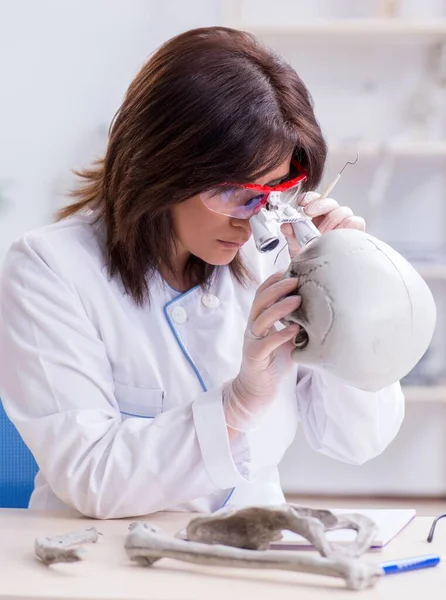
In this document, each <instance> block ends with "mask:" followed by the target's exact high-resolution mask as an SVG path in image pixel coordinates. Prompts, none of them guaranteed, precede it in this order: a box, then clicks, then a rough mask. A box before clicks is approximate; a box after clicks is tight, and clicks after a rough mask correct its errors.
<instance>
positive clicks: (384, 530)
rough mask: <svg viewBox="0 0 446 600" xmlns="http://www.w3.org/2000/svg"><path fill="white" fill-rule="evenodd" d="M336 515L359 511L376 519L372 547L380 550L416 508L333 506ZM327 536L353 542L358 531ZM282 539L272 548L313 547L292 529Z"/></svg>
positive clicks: (333, 533) (403, 525) (335, 540)
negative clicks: (376, 530) (375, 532)
mask: <svg viewBox="0 0 446 600" xmlns="http://www.w3.org/2000/svg"><path fill="white" fill-rule="evenodd" d="M329 510H330V511H331V512H332V513H334V514H335V515H341V514H348V513H359V514H362V515H366V516H367V517H370V518H371V519H373V521H375V523H376V525H377V526H378V532H377V535H376V537H375V539H374V540H373V542H372V544H371V546H370V548H371V549H375V550H380V549H381V548H384V546H386V545H387V544H388V543H389V542H390V541H391V540H393V538H394V537H396V536H397V535H398V534H399V533H400V532H401V531H402V530H403V529H404V528H405V527H406V526H407V525H408V524H409V523H410V522H411V521H412V519H413V518H414V517H415V514H416V511H415V510H414V509H393V508H392V509H387V508H382V509H381V508H376V509H353V508H349V509H344V508H333V509H329ZM325 535H326V537H327V539H328V540H329V541H330V542H338V543H349V542H353V541H354V539H355V537H356V531H353V530H351V529H340V530H338V531H327V532H326V534H325ZM282 538H283V539H282V540H280V541H278V542H272V543H271V549H273V548H275V549H277V550H290V549H291V550H297V549H300V548H302V549H311V548H312V546H311V544H310V542H309V541H308V540H306V539H305V538H303V537H302V536H300V535H298V534H297V533H292V532H291V531H283V532H282Z"/></svg>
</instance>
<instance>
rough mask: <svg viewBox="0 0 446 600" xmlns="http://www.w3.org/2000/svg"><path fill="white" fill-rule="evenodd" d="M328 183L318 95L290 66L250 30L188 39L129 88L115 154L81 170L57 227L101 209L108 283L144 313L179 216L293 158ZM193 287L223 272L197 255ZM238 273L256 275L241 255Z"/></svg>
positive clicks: (168, 47)
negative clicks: (183, 207)
mask: <svg viewBox="0 0 446 600" xmlns="http://www.w3.org/2000/svg"><path fill="white" fill-rule="evenodd" d="M292 150H294V153H295V156H296V158H297V159H298V160H299V162H300V163H301V164H302V165H303V166H305V167H306V168H307V170H308V173H309V177H308V181H307V184H306V188H307V189H314V187H315V186H316V185H317V184H318V182H319V180H320V178H321V176H322V171H323V167H324V163H325V158H326V153H327V149H326V144H325V141H324V138H323V136H322V132H321V130H320V127H319V125H318V123H317V121H316V118H315V115H314V112H313V108H312V101H311V97H310V95H309V93H308V90H307V89H306V87H305V85H304V84H303V82H302V81H301V79H300V78H299V77H298V75H297V74H296V72H295V71H294V70H293V69H292V67H291V66H290V65H289V64H287V63H286V62H285V61H284V60H283V59H282V58H280V57H278V56H277V55H276V54H274V53H273V52H272V51H270V50H268V49H266V48H264V47H263V46H262V45H261V44H260V43H259V42H258V41H257V40H256V38H254V37H253V36H252V35H250V34H249V33H246V32H243V31H238V30H234V29H229V28H224V27H209V28H200V29H194V30H190V31H186V32H185V33H182V34H180V35H178V36H176V37H174V38H173V39H171V40H170V41H168V42H166V43H165V44H163V45H162V46H161V47H160V48H159V49H158V50H157V51H156V52H155V53H154V54H153V56H152V57H151V58H150V59H149V60H148V61H147V62H146V63H145V64H144V66H143V67H142V68H141V70H140V71H139V73H138V74H137V75H136V77H135V78H134V80H133V81H132V83H131V84H130V86H129V88H128V90H127V93H126V96H125V99H124V101H123V103H122V105H121V107H120V109H119V110H118V112H117V114H116V115H115V117H114V120H113V122H112V125H111V127H110V132H109V141H108V146H107V150H106V153H105V156H104V158H103V159H101V160H100V161H97V162H96V163H95V164H94V165H93V166H92V167H91V168H89V169H85V170H84V171H82V172H80V173H77V174H78V175H79V176H81V177H82V178H83V180H84V181H83V185H81V186H80V187H79V188H78V189H76V190H74V191H73V192H72V194H71V195H72V196H74V197H76V198H77V200H76V201H75V203H73V204H71V205H69V206H67V207H65V208H63V209H62V210H61V211H60V212H59V218H65V217H68V216H70V215H73V214H74V213H76V212H78V211H80V210H83V209H87V208H91V209H94V210H95V211H97V214H98V219H100V220H101V221H103V223H104V224H105V229H106V246H107V261H108V268H109V273H110V276H111V277H113V276H116V275H119V276H120V277H121V279H122V282H123V285H124V288H125V289H126V291H127V292H128V293H130V294H131V295H132V297H133V298H134V300H135V301H136V302H137V303H139V304H142V303H143V302H144V300H145V299H147V298H148V292H149V286H148V281H149V280H150V277H151V276H152V275H153V274H154V273H155V272H156V271H157V270H158V269H159V268H160V265H161V264H163V265H164V267H165V268H167V269H169V270H170V271H172V272H174V267H175V265H172V264H171V261H170V260H169V256H170V255H171V250H172V244H174V243H175V237H174V231H173V227H172V221H171V218H170V212H169V207H170V206H171V205H173V204H174V203H178V202H183V201H184V200H187V199H188V198H190V197H192V196H194V195H195V194H197V193H200V192H203V191H205V190H208V189H212V188H214V187H216V186H218V185H221V183H222V182H227V181H231V182H233V183H245V182H249V181H254V180H255V179H257V178H259V177H261V176H263V175H265V174H266V173H268V172H269V171H271V170H272V169H274V168H275V167H277V165H278V164H280V163H281V162H282V161H283V160H284V159H285V158H286V156H287V155H288V154H289V152H290V151H292ZM186 268H187V272H188V275H189V277H190V280H191V282H192V283H193V284H194V285H198V284H200V285H205V284H207V283H209V281H210V279H211V276H212V274H213V273H214V271H215V269H216V267H214V266H212V265H208V264H206V263H205V262H204V261H202V260H201V259H198V258H197V257H194V256H191V257H190V259H189V262H188V264H187V267H186ZM230 269H231V270H232V273H233V274H234V275H235V277H236V278H237V279H238V281H240V282H241V283H243V282H244V281H246V279H247V277H249V273H248V271H247V270H246V269H245V267H244V265H243V263H242V261H241V259H240V257H239V256H238V255H237V256H236V258H234V260H233V261H232V262H231V264H230Z"/></svg>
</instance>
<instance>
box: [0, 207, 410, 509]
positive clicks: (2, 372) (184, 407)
mask: <svg viewBox="0 0 446 600" xmlns="http://www.w3.org/2000/svg"><path fill="white" fill-rule="evenodd" d="M102 242H103V238H102V234H101V230H100V229H98V228H97V226H94V225H93V224H92V219H91V217H90V216H89V215H82V216H75V217H72V218H70V219H68V220H65V221H62V222H60V223H57V224H53V225H50V226H47V227H44V228H41V229H38V230H36V231H33V232H30V233H28V234H26V235H24V236H23V237H22V238H20V239H19V240H17V241H16V242H15V243H14V244H13V246H12V248H11V249H10V250H9V252H8V254H7V256H6V259H5V262H4V264H3V268H2V272H1V279H0V306H1V308H0V350H1V361H0V395H1V398H2V400H3V403H4V406H5V409H6V411H7V413H8V414H9V416H10V418H11V419H12V421H13V422H14V423H15V425H16V427H17V428H18V430H19V432H20V434H21V435H22V437H23V439H24V441H25V442H26V444H27V445H28V447H29V448H30V449H31V451H32V452H33V454H34V456H35V458H36V461H37V463H38V465H39V469H40V470H39V473H38V475H37V477H36V482H35V490H34V492H33V494H32V497H31V501H30V507H31V508H40V509H57V508H64V507H65V508H66V507H67V506H69V507H71V508H74V509H76V510H78V511H80V512H81V513H83V514H85V515H88V516H91V517H96V518H115V517H126V516H137V515H144V514H148V513H152V512H155V511H159V510H189V511H214V510H217V509H219V508H221V507H222V506H224V505H225V504H227V503H228V502H229V503H230V504H232V505H235V506H246V505H248V504H251V503H257V504H264V505H267V504H277V503H281V502H283V501H284V497H283V493H282V490H281V487H280V482H279V476H278V469H277V465H278V463H279V461H280V460H281V458H282V456H283V454H284V452H285V451H286V449H287V448H288V447H289V445H290V444H291V442H292V440H293V438H294V435H295V432H296V427H297V425H298V422H299V421H300V422H301V424H302V427H303V431H304V433H305V435H306V437H307V439H308V441H309V443H310V444H311V446H312V447H313V448H314V449H315V450H317V451H320V452H322V453H324V454H327V455H329V456H331V457H334V458H336V459H339V460H341V461H346V462H350V463H357V464H360V463H363V462H364V461H366V460H368V459H370V458H373V457H374V456H376V455H378V454H379V453H381V452H382V451H383V450H384V448H385V447H386V446H387V445H388V444H389V442H390V441H391V440H392V439H393V438H394V436H395V435H396V433H397V431H398V429H399V427H400V424H401V422H402V419H403V413H404V398H403V395H402V392H401V388H400V385H399V383H398V384H395V385H393V386H391V387H388V388H385V389H383V390H381V391H379V392H376V393H369V392H364V391H360V390H358V389H354V388H352V387H348V386H346V385H343V384H341V383H340V382H339V381H335V380H334V379H333V378H332V377H330V376H328V375H322V374H320V373H317V372H312V371H309V370H303V369H301V370H300V371H299V372H298V368H297V366H296V368H295V369H293V370H292V372H291V373H290V374H289V376H287V377H286V378H285V380H284V381H283V383H282V385H281V388H280V390H279V393H278V395H277V398H276V400H275V402H274V404H273V405H272V408H271V409H270V410H269V412H268V413H267V414H266V415H265V417H264V418H263V421H262V422H261V424H260V426H259V427H258V428H257V429H256V430H255V431H252V432H249V433H247V434H241V436H240V437H239V438H237V439H236V441H234V442H231V443H230V442H229V441H228V437H227V433H226V426H225V421H224V415H223V410H222V402H221V390H222V385H223V384H224V383H225V382H226V381H228V380H230V379H232V378H233V377H234V376H236V375H237V373H238V369H239V366H240V360H241V348H242V340H243V332H244V329H245V326H246V321H247V316H248V313H249V310H250V307H251V304H252V301H253V298H254V293H255V290H256V288H257V287H258V283H260V282H262V281H263V280H265V279H266V278H267V277H268V276H269V275H270V274H271V273H273V272H274V271H276V270H278V269H285V268H286V266H287V263H288V260H289V259H288V257H287V251H286V250H284V251H283V252H282V253H281V255H280V258H279V261H278V263H277V265H274V264H273V262H274V258H275V257H276V252H272V253H271V254H269V255H263V254H260V253H259V252H257V251H256V250H255V247H254V245H253V242H252V240H250V241H249V242H248V243H247V244H246V245H245V246H244V247H243V248H242V251H241V252H242V254H243V256H244V258H245V262H246V264H247V265H248V267H249V268H250V269H251V272H252V273H253V275H254V276H255V277H256V278H257V280H258V283H253V284H250V285H249V286H248V287H247V288H246V287H245V288H244V287H243V286H241V285H240V284H238V283H237V282H236V280H235V279H234V278H233V277H232V276H231V274H230V271H229V269H228V268H227V267H222V268H221V269H220V270H219V272H218V275H217V277H216V279H215V281H214V283H213V285H212V287H211V289H210V290H209V292H208V293H204V292H203V290H202V289H200V288H199V287H195V288H193V289H192V290H190V291H188V292H186V293H178V292H175V291H174V290H172V289H171V288H170V287H168V286H167V285H166V284H165V283H164V282H163V281H161V279H159V280H157V281H155V282H154V283H153V285H152V287H151V295H152V300H151V304H150V306H149V305H147V306H144V307H143V308H141V307H137V306H136V305H135V304H134V303H133V302H132V300H131V298H130V297H129V296H128V295H126V294H125V293H124V291H123V289H122V285H121V283H120V282H119V280H117V279H116V280H110V279H109V277H108V274H107V269H106V265H105V259H104V256H103V252H102V248H103V246H102Z"/></svg>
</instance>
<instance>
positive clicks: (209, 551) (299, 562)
mask: <svg viewBox="0 0 446 600" xmlns="http://www.w3.org/2000/svg"><path fill="white" fill-rule="evenodd" d="M129 529H130V531H129V533H128V534H127V538H126V541H125V550H126V553H127V555H128V557H129V558H130V560H132V561H135V562H137V563H138V564H140V565H143V566H151V565H153V564H154V563H155V562H157V561H158V560H160V559H161V558H173V559H176V560H180V561H184V562H188V563H193V564H199V565H213V566H224V567H231V568H234V567H236V568H245V569H253V568H254V569H256V568H257V569H278V570H285V571H296V572H300V573H313V574H317V575H326V576H329V577H339V578H342V579H343V580H344V582H345V585H346V586H347V587H348V588H349V589H352V590H362V589H364V588H367V587H372V586H374V585H375V584H376V582H377V581H378V579H379V578H380V576H382V575H383V572H382V570H381V569H380V568H379V567H378V566H377V565H372V564H367V563H364V562H361V561H359V560H358V559H355V558H351V557H345V556H339V555H338V556H336V557H333V558H324V557H322V556H318V555H308V554H307V555H304V554H301V553H300V552H293V551H286V550H282V551H281V550H264V551H258V550H245V549H241V548H234V547H231V546H222V545H209V544H203V543H199V542H188V541H185V540H181V539H178V538H175V537H171V536H168V535H166V534H165V533H164V532H163V531H162V530H160V529H158V528H156V527H153V526H151V525H150V524H149V523H147V522H135V523H132V524H131V525H130V527H129Z"/></svg>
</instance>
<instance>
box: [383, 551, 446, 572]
mask: <svg viewBox="0 0 446 600" xmlns="http://www.w3.org/2000/svg"><path fill="white" fill-rule="evenodd" d="M443 558H444V557H443V556H439V555H438V554H427V555H426V556H413V557H411V558H401V559H397V560H389V561H388V562H382V563H379V565H378V566H379V567H381V569H382V570H383V572H384V575H395V574H397V573H405V572H406V571H416V570H417V569H429V568H430V567H436V566H437V565H439V564H440V562H441V561H442V560H443Z"/></svg>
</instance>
